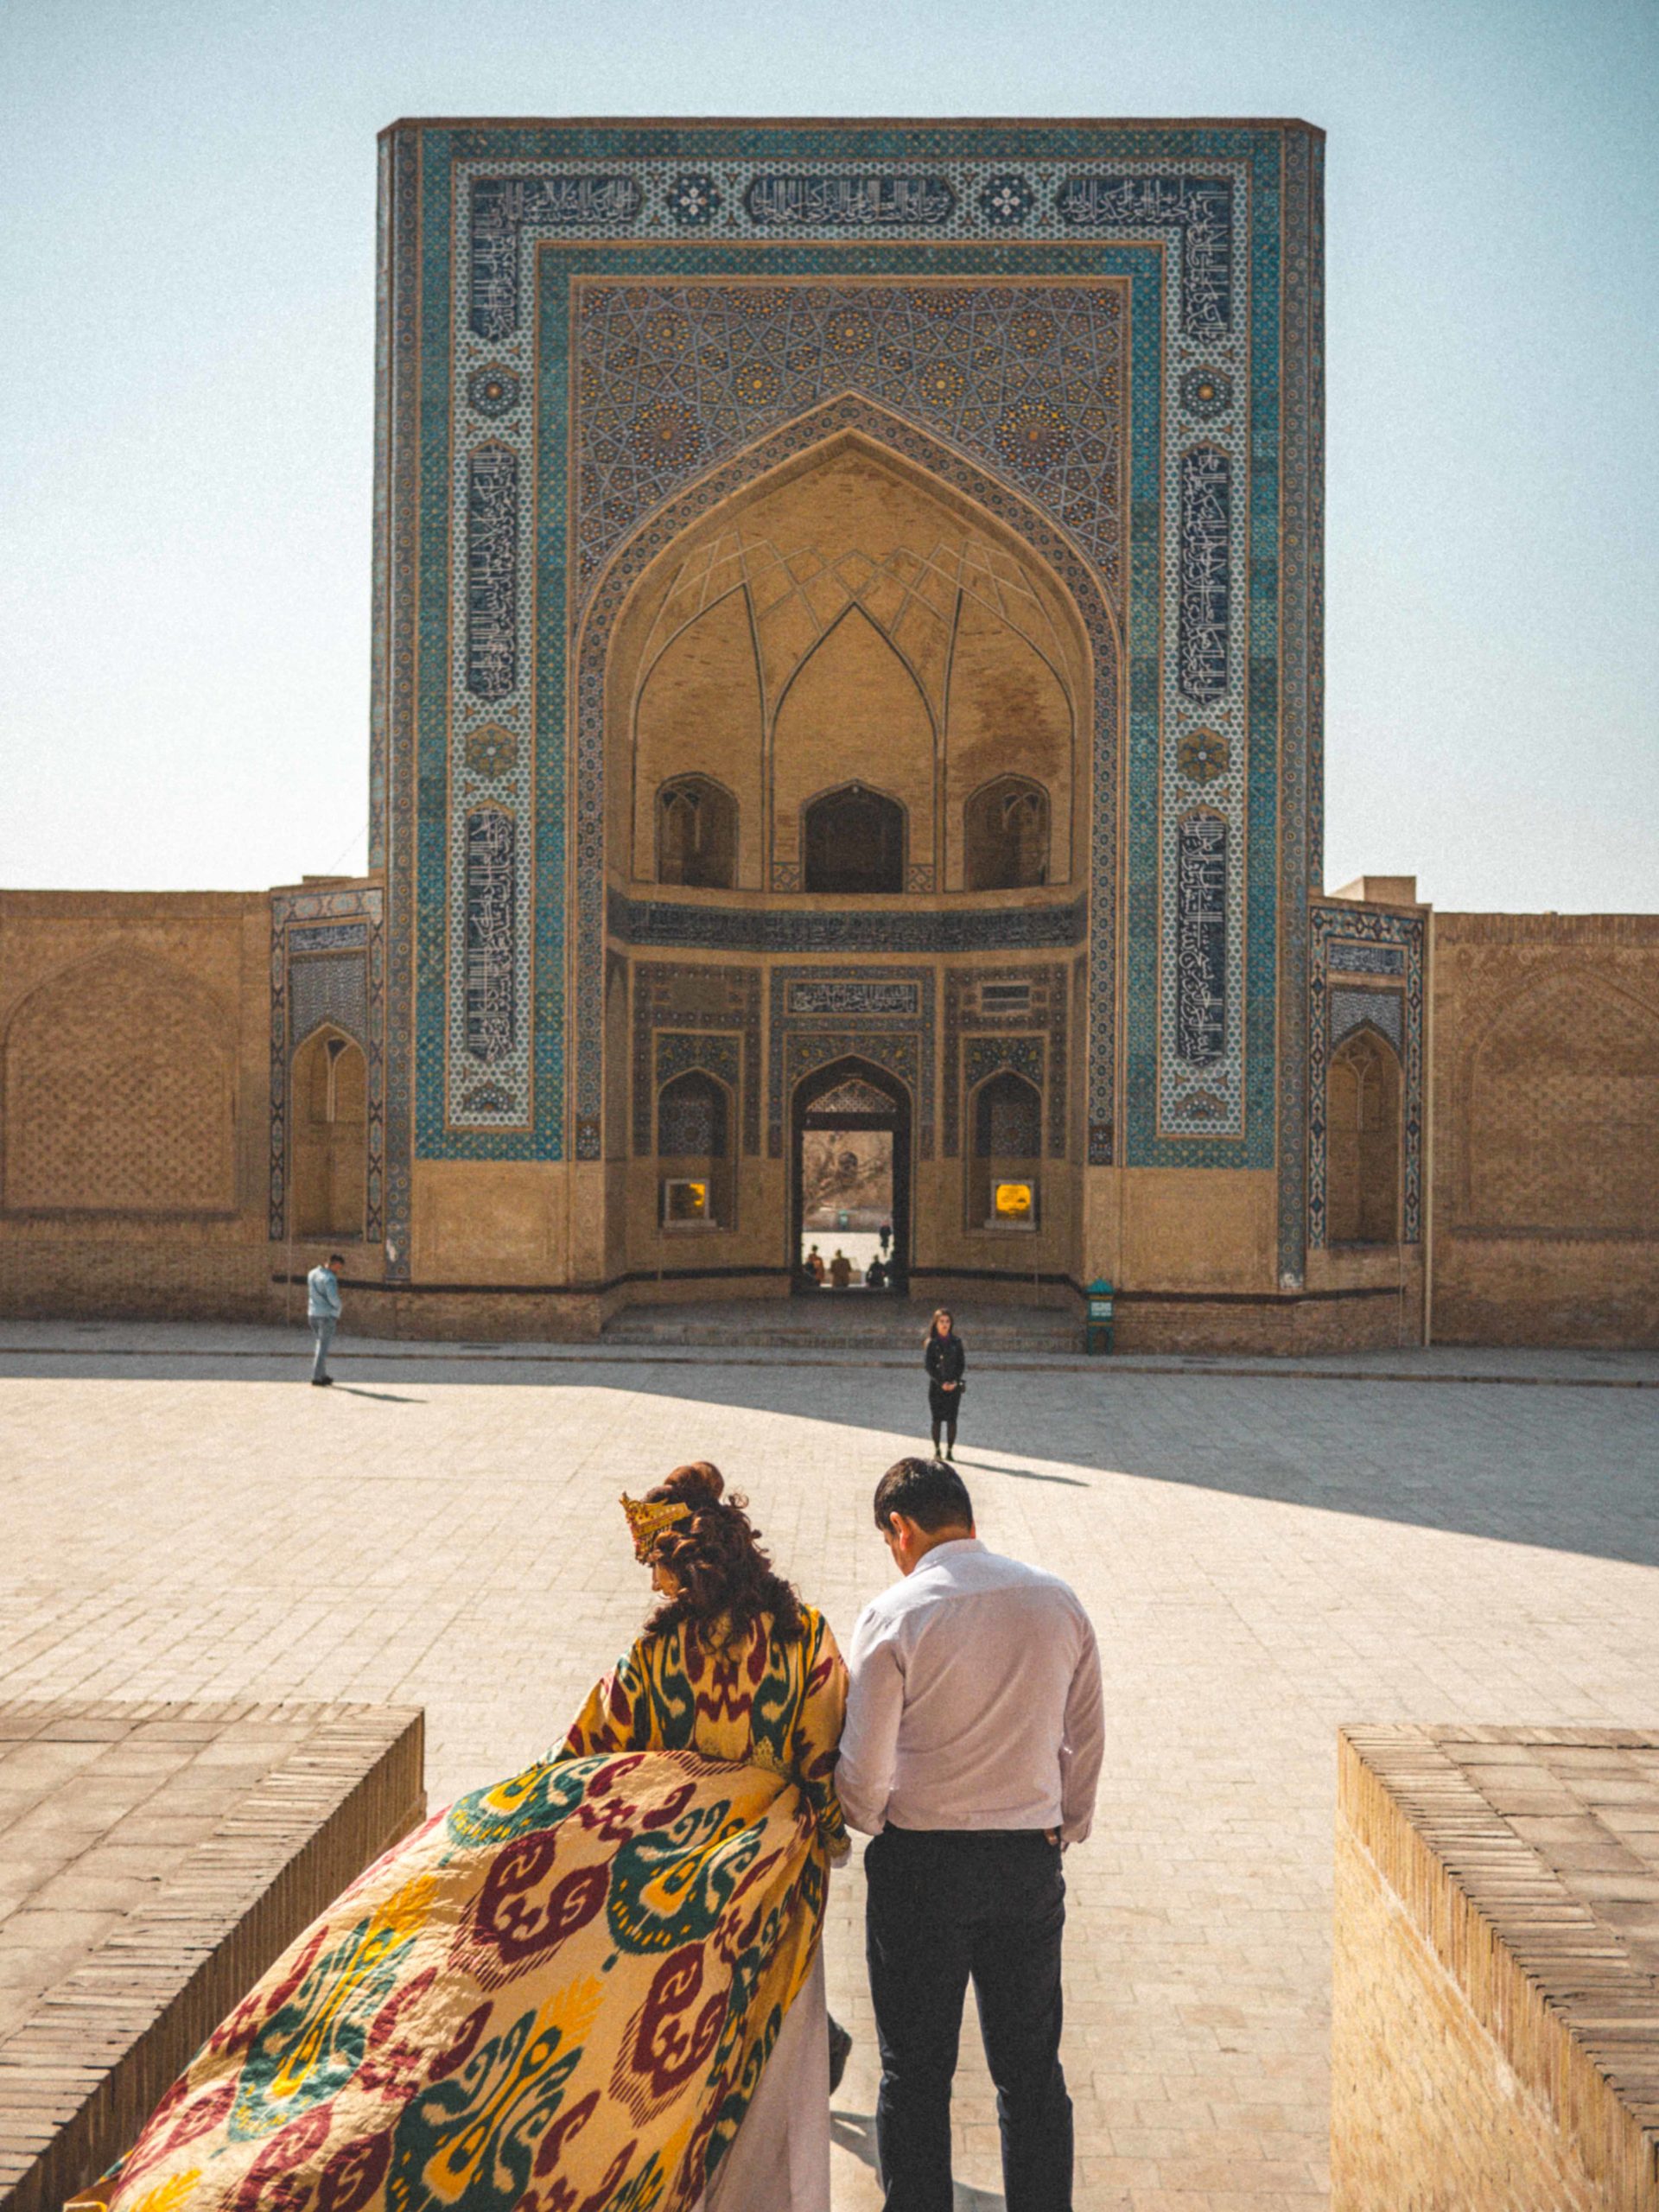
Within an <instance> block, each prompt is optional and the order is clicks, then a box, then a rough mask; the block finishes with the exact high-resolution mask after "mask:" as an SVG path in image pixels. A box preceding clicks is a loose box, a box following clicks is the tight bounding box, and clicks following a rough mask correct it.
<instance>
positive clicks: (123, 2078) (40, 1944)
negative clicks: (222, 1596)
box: [0, 1703, 425, 2212]
mask: <svg viewBox="0 0 1659 2212" xmlns="http://www.w3.org/2000/svg"><path fill="white" fill-rule="evenodd" d="M424 1807H425V1798H424V1788H423V1718H422V1715H421V1713H419V1712H417V1711H412V1710H410V1709H407V1708H403V1709H398V1708H392V1707H366V1706H349V1705H335V1706H264V1707H249V1706H207V1705H142V1704H132V1705H118V1704H101V1705H79V1706H74V1705H68V1704H43V1703H19V1704H10V1705H0V1821H3V1828H0V1862H3V1863H5V1864H6V1866H7V1872H8V1878H7V1881H6V1884H5V1890H4V1894H3V1897H0V2212H48V2208H51V2212H55V2208H56V2207H57V2206H59V2205H60V2204H61V2203H62V2202H63V2201H64V2199H65V2198H66V2197H67V2196H72V2195H73V2194H74V2193H75V2192H76V2191H77V2190H81V2189H83V2188H85V2187H86V2185H87V2184H88V2183H91V2182H92V2181H93V2180H94V2179H95V2178H96V2177H97V2176H98V2175H99V2174H100V2173H102V2172H103V2171H105V2169H106V2168H107V2167H108V2166H109V2165H110V2164H111V2162H112V2160H113V2159H114V2158H117V2157H118V2155H119V2154H120V2153H121V2152H122V2151H124V2149H125V2148H126V2147H127V2145H129V2144H130V2142H131V2140H132V2139H133V2137H134V2136H135V2135H136V2134H137V2131H138V2129H139V2127H140V2126H141V2125H142V2124H143V2120H145V2119H146V2118H147V2117H148V2115H149V2113H150V2112H151V2110H152V2109H153V2108H154V2107H155V2106H156V2103H157V2102H158V2101H160V2099H161V2097H162V2094H163V2092H164V2091H165V2090H166V2089H167V2088H168V2085H169V2084H170V2083H171V2082H173V2080H174V2079H175V2076H176V2075H178V2074H179V2073H180V2072H181V2070H182V2069H183V2067H184V2066H185V2064H186V2063H187V2062H188V2059H189V2058H190V2057H191V2056H192V2054H193V2053H194V2051H195V2050H196V2049H197V2048H198V2047H199V2045H200V2044H201V2042H202V2041H203V2040H204V2038H205V2037H207V2034H208V2033H209V2032H210V2031H211V2030H212V2029H213V2028H214V2027H215V2026H217V2024H219V2021H220V2020H221V2019H222V2018H224V2017H225V2015H226V2013H227V2012H229V2011H230V2010H231V2009H232V2006H233V2005H235V2004H236V2003H237V2001H238V1999H239V1998H240V1997H241V1996H242V1995H243V1993H245V1991H246V1990H247V1989H248V1988H249V1987H250V1986H251V1984H252V1983H253V1982H254V1981H255V1980H257V1978H258V1977H259V1975H260V1974H263V1973H264V1970H265V1968H266V1967H268V1966H270V1963H271V1962H272V1961H273V1960H274V1959H276V1958H277V1956H278V1955H279V1954H280V1953H281V1952H282V1951H283V1949H285V1948H286V1947H287V1946H288V1944H289V1943H290V1942H292V1941H293V1939H294V1937H295V1936H297V1935H298V1934H299V1933H300V1931H301V1930H302V1929H303V1928H304V1927H306V1926H307V1924H308V1923H309V1922H310V1921H312V1920H313V1919H315V1916H316V1915H317V1914H318V1913H319V1912H320V1911H321V1909H322V1907H323V1906H324V1905H325V1904H327V1903H328V1902H329V1901H330V1899H332V1898H333V1897H337V1896H338V1895H339V1893H340V1891H341V1890H342V1889H344V1888H345V1887H346V1885H347V1884H348V1883H349V1882H351V1881H352V1880H353V1878H355V1877H356V1876H357V1875H358V1874H359V1873H360V1872H362V1871H363V1869H364V1868H365V1866H369V1865H371V1864H372V1862H373V1860H374V1859H377V1858H378V1856H379V1854H380V1853H381V1852H382V1851H383V1850H385V1847H387V1845H388V1844H390V1843H391V1842H393V1841H395V1840H396V1839H397V1837H398V1836H400V1835H403V1834H406V1833H407V1832H408V1831H409V1830H410V1828H411V1827H413V1826H414V1825H415V1824H416V1821H418V1820H419V1819H420V1818H421V1816H422V1815H423V1811H424Z"/></svg>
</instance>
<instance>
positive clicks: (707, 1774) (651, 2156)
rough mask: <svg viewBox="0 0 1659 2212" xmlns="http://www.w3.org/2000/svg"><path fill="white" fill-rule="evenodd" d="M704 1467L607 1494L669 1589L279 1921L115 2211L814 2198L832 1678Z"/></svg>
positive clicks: (732, 1504)
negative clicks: (394, 1836)
mask: <svg viewBox="0 0 1659 2212" xmlns="http://www.w3.org/2000/svg"><path fill="white" fill-rule="evenodd" d="M625 1503H627V1504H628V1509H629V1517H630V1521H631V1522H632V1524H633V1528H634V1534H635V1544H636V1551H637V1553H638V1554H639V1557H640V1558H641V1559H642V1560H645V1562H646V1563H648V1564H650V1565H651V1566H652V1580H653V1582H654V1583H655V1585H656V1586H657V1588H658V1591H659V1592H663V1593H664V1596H666V1597H667V1598H668V1599H669V1600H670V1602H669V1604H668V1605H666V1606H665V1607H664V1608H662V1609H660V1610H659V1611H658V1614H657V1616H656V1617H655V1618H654V1620H653V1622H652V1625H651V1626H650V1627H649V1628H648V1629H647V1630H646V1632H645V1634H644V1635H643V1636H642V1637H640V1638H639V1641H638V1642H637V1643H635V1644H634V1645H633V1647H632V1649H631V1650H630V1651H629V1652H628V1653H627V1655H626V1657H625V1658H624V1659H623V1660H622V1661H621V1662H620V1663H619V1665H618V1666H617V1667H616V1669H615V1670H614V1671H613V1673H612V1674H610V1675H607V1676H606V1677H605V1678H604V1679H603V1680H602V1681H600V1682H599V1683H598V1684H597V1685H596V1687H595V1688H594V1691H593V1693H592V1694H591V1695H590V1696H589V1698H588V1701H587V1703H586V1704H585V1705H584V1706H583V1707H582V1712H581V1713H580V1714H579V1715H578V1716H577V1718H576V1719H575V1723H574V1725H573V1726H572V1727H571V1729H570V1732H569V1735H568V1736H567V1738H565V1741H564V1744H563V1747H562V1749H561V1750H560V1751H557V1752H556V1754H554V1755H553V1756H552V1757H551V1758H549V1759H547V1760H546V1761H544V1762H543V1763H542V1764H537V1765H535V1766H531V1767H529V1768H527V1769H526V1770H525V1771H524V1773H522V1774H518V1775H515V1776H513V1777H512V1778H511V1779H510V1780H508V1781H505V1782H500V1783H496V1784H494V1785H493V1787H492V1788H489V1789H480V1790H476V1791H474V1793H473V1794H472V1795H471V1796H466V1797H462V1798H461V1799H459V1800H458V1801H457V1802H455V1803H454V1804H453V1805H451V1806H449V1807H448V1808H447V1809H446V1810H444V1811H442V1812H440V1813H437V1814H435V1815H433V1817H432V1818H431V1819H429V1821H427V1822H426V1824H425V1826H424V1827H422V1828H421V1829H419V1830H418V1831H417V1832H416V1834H414V1835H413V1836H411V1837H410V1838H409V1839H408V1840H406V1841H405V1842H404V1843H402V1844H400V1845H397V1847H394V1848H393V1849H392V1850H391V1851H390V1852H388V1853H386V1854H385V1857H384V1858H382V1859H380V1860H379V1861H378V1864H377V1865H375V1866H372V1867H371V1868H370V1869H369V1871H368V1872H366V1873H365V1874H364V1875H363V1876H362V1877H361V1878H359V1880H358V1881H356V1882H355V1883H353V1885H352V1886H351V1888H350V1889H348V1890H347V1891H346V1892H345V1893H344V1894H343V1895H342V1896H341V1897H339V1898H338V1899H337V1900H336V1901H335V1903H334V1904H333V1905H331V1906H330V1907H329V1909H328V1910H327V1912H326V1913H324V1914H323V1916H322V1917H321V1919H320V1920H318V1921H316V1922H315V1923H314V1924H313V1925H312V1926H311V1927H310V1928H309V1929H307V1930H306V1932H305V1933H304V1934H303V1935H302V1936H300V1937H299V1938H298V1940H297V1941H296V1942H294V1943H293V1944H291V1945H290V1946H289V1949H288V1950H287V1951H286V1952H285V1953H284V1955H283V1957H282V1958H280V1959H279V1960H278V1961H277V1963H276V1965H275V1966H273V1967H271V1968H270V1972H269V1973H268V1974H266V1975H265V1976H264V1980H261V1981H260V1982H259V1983H258V1984H257V1986H255V1988H254V1989H253V1990H252V1992H251V1993H250V1995H249V1996H248V1997H247V1998H246V1999H245V2001H244V2002H243V2004H242V2005H239V2006H238V2009H237V2010H236V2012H233V2013H232V2015H231V2017H230V2018H229V2019H227V2020H226V2021H225V2022H224V2024H222V2025H221V2026H220V2027H219V2029H218V2031H216V2032H215V2033H214V2035H213V2037H211V2038H210V2039H209V2041H208V2042H207V2044H206V2045H205V2046H204V2048H203V2049H202V2050H201V2051H200V2053H199V2054H198V2055H197V2056H196V2058H195V2059H194V2062H193V2063H192V2064H191V2066H190V2067H189V2069H188V2071H187V2072H186V2073H185V2075H183V2076H182V2078H181V2080H180V2081H179V2082H176V2083H175V2086H174V2088H172V2089H171V2090H170V2091H169V2093H168V2095H167V2097H166V2098H165V2099H164V2100H163V2101H162V2105H161V2106H160V2107H159V2108H158V2109H157V2111H156V2113H155V2114H154V2115H153V2116H152V2118H151V2119H150V2120H149V2123H148V2125H147V2126H146V2127H145V2128H144V2130H143V2133H142V2134H141V2135H140V2137H139V2139H138V2141H137V2144H136V2145H135V2146H134V2148H133V2150H132V2151H131V2152H130V2154H129V2156H128V2157H127V2158H126V2159H125V2160H124V2162H123V2164H122V2165H121V2166H120V2167H119V2168H118V2170H117V2172H116V2174H115V2175H114V2176H113V2177H111V2178H110V2179H109V2180H108V2181H106V2182H105V2184H103V2186H102V2187H101V2188H100V2189H99V2190H98V2191H97V2192H96V2195H97V2196H98V2198H99V2200H100V2201H102V2202H105V2203H106V2204H108V2205H109V2206H111V2208H112V2212H383V2209H384V2212H438V2208H443V2212H691V2208H694V2207H699V2206H700V2205H702V2204H703V2203H704V2202H706V2205H707V2207H708V2208H709V2212H772V2208H773V2207H776V2208H778V2212H826V2208H827V2206H828V2203H829V2077H828V2058H827V2050H826V2044H825V2028H824V2012H823V1967H822V1961H821V1958H820V1955H819V1944H820V1936H821V1933H822V1929H823V1910H824V1900H825V1894H826V1890H827V1886H828V1872H829V1866H830V1865H831V1864H832V1863H836V1862H838V1861H839V1860H840V1859H843V1858H844V1857H845V1856H846V1853H847V1838H846V1833H845V1830H844V1828H843V1827H842V1817H841V1809H840V1806H839V1804H838V1802H837V1800H836V1791H835V1784H834V1772H835V1764H836V1745H837V1744H838V1743H839V1741H840V1737H841V1727H842V1716H843V1713H844V1710H845V1703H846V1673H845V1669H844V1668H843V1666H842V1660H841V1656H840V1654H839V1652H838V1651H837V1649H836V1643H835V1639H834V1637H832V1636H831V1634H830V1631H829V1627H828V1625H827V1624H826V1623H825V1622H824V1620H823V1618H822V1617H821V1616H820V1615H819V1614H818V1613H817V1612H816V1611H813V1610H812V1608H811V1607H810V1606H808V1605H802V1604H800V1602H799V1601H798V1599H796V1597H795V1593H794V1592H793V1591H792V1590H791V1588H790V1586H789V1585H788V1584H787V1583H785V1582H782V1581H781V1580H779V1578H778V1577H777V1576H775V1575H773V1574H772V1573H771V1571H770V1567H769V1563H768V1562H767V1561H766V1557H765V1554H762V1553H760V1552H759V1550H758V1548H756V1547H755V1545H754V1541H753V1540H754V1531H753V1529H751V1528H750V1526H749V1523H748V1522H747V1519H746V1518H745V1517H744V1516H743V1512H742V1503H743V1502H742V1500H741V1499H739V1498H730V1499H723V1498H722V1497H721V1478H720V1476H719V1475H718V1473H717V1472H716V1471H715V1469H713V1468H712V1467H708V1466H706V1465H699V1466H697V1467H690V1468H683V1469H680V1470H678V1471H677V1473H676V1474H675V1475H674V1476H672V1477H671V1478H669V1481H668V1483H666V1484H663V1485H662V1486H661V1487H660V1488H658V1490H656V1491H652V1492H651V1493H650V1494H649V1497H648V1498H647V1499H646V1500H645V1502H643V1503H639V1504H634V1503H632V1502H631V1501H625ZM669 1554H672V1555H673V1560H674V1564H673V1565H669V1564H668V1563H667V1558H668V1555H669ZM741 1555H747V1557H744V1556H741ZM722 1560H723V1561H724V1564H723V1565H722V1563H721V1562H722ZM711 1561H712V1566H711V1564H710V1563H711ZM734 1561H735V1562H736V1567H737V1581H736V1582H734V1580H733V1576H732V1573H729V1572H728V1571H727V1570H728V1569H729V1568H731V1567H732V1566H733V1562H734ZM705 1569H708V1570H709V1571H708V1572H704V1570H705ZM746 1577H747V1588H743V1587H740V1585H741V1584H742V1583H743V1582H744V1579H745V1578H746ZM734 1590H735V1591H736V1592H737V1595H736V1598H735V1600H734V1610H733V1611H721V1612H720V1613H718V1614H715V1615H714V1616H713V1617H709V1615H708V1614H707V1613H706V1612H705V1611H703V1610H702V1608H703V1607H705V1606H707V1605H711V1604H714V1603H715V1602H717V1601H718V1599H720V1598H721V1596H722V1595H724V1596H725V1597H727V1598H728V1599H729V1598H731V1597H732V1595H733V1592H734ZM760 1599H764V1600H766V1610H764V1611H753V1610H751V1608H752V1607H753V1605H755V1603H756V1602H757V1600H760ZM746 1612H747V1616H748V1617H747V1618H744V1616H745V1614H746ZM803 2115H804V2117H803ZM820 2115H821V2117H820ZM803 2129H804V2133H803ZM705 2190H706V2191H707V2196H706V2200H705V2197H704V2192H705Z"/></svg>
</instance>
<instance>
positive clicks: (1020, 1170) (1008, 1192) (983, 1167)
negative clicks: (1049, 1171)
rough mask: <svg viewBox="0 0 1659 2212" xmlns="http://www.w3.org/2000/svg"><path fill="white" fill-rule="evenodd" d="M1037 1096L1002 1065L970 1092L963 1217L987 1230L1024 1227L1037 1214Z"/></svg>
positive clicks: (1040, 1127) (1039, 1144) (1040, 1123)
mask: <svg viewBox="0 0 1659 2212" xmlns="http://www.w3.org/2000/svg"><path fill="white" fill-rule="evenodd" d="M1042 1150H1043V1101H1042V1094H1041V1093H1040V1091H1039V1090H1038V1088H1037V1086H1036V1084H1033V1083H1027V1080H1026V1078H1025V1077H1024V1076H1021V1075H1016V1074H1015V1073H1014V1071H1013V1069H1012V1068H1004V1069H1002V1070H1001V1072H1000V1073H998V1074H996V1075H994V1076H992V1077H990V1078H989V1079H988V1081H987V1082H985V1083H982V1084H981V1085H980V1087H979V1089H978V1090H977V1091H976V1093H975V1096H974V1157H973V1161H972V1166H971V1174H970V1179H969V1219H970V1220H971V1221H973V1222H976V1223H982V1224H984V1226H985V1227H986V1228H987V1229H1030V1228H1034V1227H1035V1225H1036V1219H1037V1176H1038V1170H1039V1167H1040V1166H1041V1165H1042Z"/></svg>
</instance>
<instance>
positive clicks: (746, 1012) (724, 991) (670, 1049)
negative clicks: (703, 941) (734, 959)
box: [612, 960, 760, 1160]
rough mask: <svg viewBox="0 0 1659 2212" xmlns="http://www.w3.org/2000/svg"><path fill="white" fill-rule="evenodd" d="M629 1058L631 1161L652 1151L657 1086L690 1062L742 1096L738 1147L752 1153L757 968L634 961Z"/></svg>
mask: <svg viewBox="0 0 1659 2212" xmlns="http://www.w3.org/2000/svg"><path fill="white" fill-rule="evenodd" d="M659 1033H663V1034H661V1035H660V1036H659ZM734 1037H735V1039H737V1040H738V1041H739V1042H741V1047H742V1050H741V1055H740V1054H739V1052H738V1049H737V1045H736V1044H734V1043H732V1042H731V1041H730V1040H731V1039H733V1038H734ZM740 1058H741V1073H740ZM632 1063H633V1065H632V1077H633V1084H632V1089H633V1153H634V1157H635V1158H636V1159H638V1160H645V1159H649V1158H650V1157H651V1156H652V1154H654V1153H655V1151H656V1149H657V1146H656V1141H655V1138H654V1136H653V1134H652V1116H653V1114H654V1111H655V1107H656V1099H657V1093H658V1090H660V1088H661V1087H662V1085H663V1084H664V1083H666V1082H667V1081H668V1080H669V1078H670V1077H671V1076H675V1075H679V1074H682V1073H683V1072H684V1071H685V1070H686V1069H687V1068H691V1067H701V1068H704V1069H707V1070H708V1071H709V1073H710V1074H711V1075H717V1076H719V1077H720V1078H721V1081H722V1082H725V1083H728V1084H729V1085H730V1087H731V1090H732V1095H733V1097H734V1101H735V1100H739V1099H741V1122H742V1129H743V1149H744V1151H745V1152H746V1153H747V1154H748V1156H749V1157H750V1159H753V1158H754V1157H755V1156H756V1155H757V1154H759V1152H760V969H757V968H736V967H726V966H723V965H722V966H719V967H715V966H702V967H689V966H688V967H683V968H682V967H676V966H674V965H673V964H672V963H669V962H666V961H656V960H642V961H640V962H639V963H637V964H636V965H635V968H634V971H633V1051H632ZM612 1080H613V1081H614V1080H616V1077H615V1076H614V1075H613V1077H612Z"/></svg>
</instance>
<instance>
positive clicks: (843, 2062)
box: [829, 2012, 853, 2097]
mask: <svg viewBox="0 0 1659 2212" xmlns="http://www.w3.org/2000/svg"><path fill="white" fill-rule="evenodd" d="M852 2048H853V2039H852V2037H851V2036H849V2034H848V2032H847V2031H846V2029H845V2028H843V2027H842V2024H841V2022H840V2021H839V2020H838V2019H837V2018H836V2016H835V2014H834V2013H833V2012H832V2013H831V2014H830V2015H829V2094H830V2095H831V2096H832V2097H833V2096H834V2095H835V2094H836V2090H837V2089H838V2088H840V2087H841V2077H842V2075H843V2074H844V2073H845V2072H846V2071H847V2061H848V2059H849V2056H851V2054H852Z"/></svg>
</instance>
